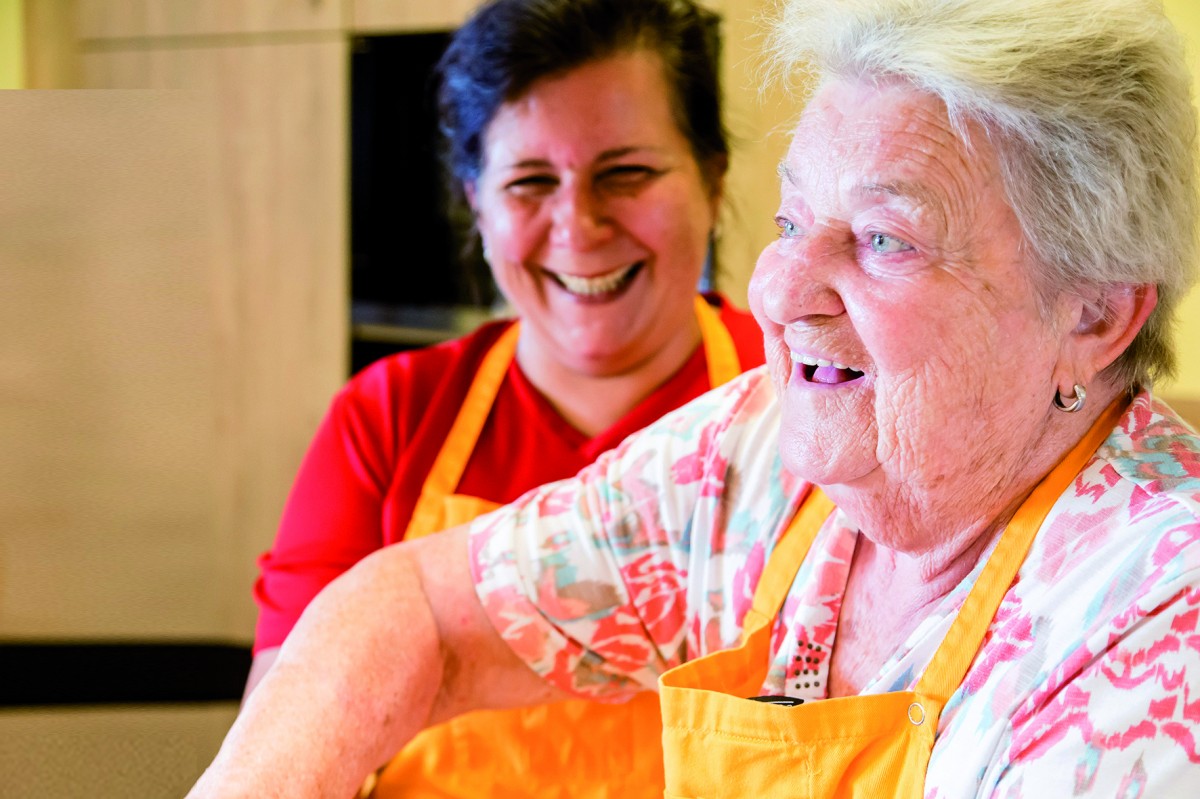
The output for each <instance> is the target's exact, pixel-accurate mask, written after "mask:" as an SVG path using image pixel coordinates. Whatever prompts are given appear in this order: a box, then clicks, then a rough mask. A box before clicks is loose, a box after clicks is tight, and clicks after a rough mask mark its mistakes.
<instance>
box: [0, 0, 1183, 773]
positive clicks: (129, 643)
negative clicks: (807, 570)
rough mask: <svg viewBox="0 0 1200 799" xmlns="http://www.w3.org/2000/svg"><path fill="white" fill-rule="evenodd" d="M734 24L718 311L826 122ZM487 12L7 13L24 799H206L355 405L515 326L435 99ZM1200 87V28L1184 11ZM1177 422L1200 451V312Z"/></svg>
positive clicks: (755, 27)
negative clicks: (290, 555)
mask: <svg viewBox="0 0 1200 799" xmlns="http://www.w3.org/2000/svg"><path fill="white" fill-rule="evenodd" d="M709 5H710V6H711V7H712V8H714V9H715V10H717V11H718V12H720V13H721V14H722V16H723V18H724V37H725V44H724V53H723V73H724V87H725V92H726V96H727V101H726V111H727V121H728V125H729V127H730V129H731V132H732V134H733V141H734V154H733V161H732V169H731V173H730V177H729V185H728V203H727V205H728V207H727V209H726V212H725V216H724V218H723V221H722V226H721V227H722V237H721V241H720V248H719V251H720V256H719V261H720V263H721V264H722V271H721V272H720V273H719V274H718V275H717V277H716V283H717V286H718V287H719V288H720V289H721V290H723V291H725V292H726V293H727V294H728V295H729V296H730V297H732V298H733V299H734V300H735V301H736V302H738V303H740V304H742V305H744V304H745V288H746V282H747V280H748V279H749V275H750V272H751V270H752V268H753V264H754V259H755V257H756V256H757V254H758V251H759V250H760V249H761V248H762V246H763V245H764V244H765V243H766V242H767V241H769V240H770V238H771V237H772V236H774V235H775V229H774V224H773V222H772V221H771V220H772V217H773V215H774V211H775V198H776V197H777V179H776V178H775V164H776V163H777V162H778V160H779V158H780V156H781V154H782V152H783V149H784V146H785V143H786V134H787V130H788V123H789V122H790V121H791V120H792V119H793V118H794V116H795V114H796V113H797V112H798V110H799V109H798V107H797V106H796V105H795V104H794V103H793V102H789V101H788V100H787V98H786V97H784V96H783V95H782V93H780V92H774V93H772V92H763V91H761V90H760V80H759V78H758V61H757V60H756V57H755V53H756V52H757V50H758V43H759V41H760V38H759V37H760V36H761V27H760V25H759V24H758V21H757V20H758V18H759V17H760V16H761V15H763V14H764V13H766V12H768V11H769V10H770V7H771V4H770V2H768V1H767V0H740V1H739V0H711V2H710V3H709ZM472 6H473V2H472V1H471V0H439V2H430V0H0V89H20V90H21V91H0V779H2V781H3V782H2V786H3V787H0V794H2V795H3V796H5V797H26V796H29V797H33V796H37V797H59V796H63V797H66V796H77V795H88V796H92V797H129V796H139V797H157V796H163V797H168V796H180V795H182V794H183V793H184V792H185V791H186V790H187V788H188V787H189V786H190V785H191V783H192V782H193V781H194V780H195V779H196V777H197V776H198V775H199V773H200V772H201V770H202V769H203V768H204V766H205V765H207V763H208V762H209V760H210V759H211V758H212V756H213V754H214V753H215V752H216V748H217V746H218V745H219V743H220V740H221V738H222V736H223V735H224V732H225V730H226V729H227V727H228V725H229V724H230V723H231V721H232V719H233V717H234V715H235V714H236V712H237V698H238V697H239V696H240V693H241V687H242V682H243V680H244V678H245V673H246V669H247V667H248V665H249V661H250V655H249V646H250V641H251V639H252V634H253V625H254V616H255V611H254V605H253V602H252V600H251V595H250V590H251V585H252V583H253V580H254V577H255V574H256V569H255V559H256V557H257V556H258V554H259V553H260V552H262V551H263V550H265V549H266V548H267V546H268V545H269V543H270V541H271V539H272V538H273V536H274V532H275V526H276V522H277V519H278V516H279V513H280V511H281V509H282V505H283V501H284V498H285V495H286V493H287V490H288V487H289V485H290V483H291V480H292V477H293V475H294V471H295V469H296V467H297V465H298V464H299V460H300V458H301V456H302V454H303V452H304V450H305V448H306V446H307V443H308V440H309V437H310V436H311V434H312V432H313V431H314V429H315V428H316V425H317V423H318V421H319V420H320V418H321V416H322V415H323V413H324V411H325V408H326V405H327V403H328V401H329V399H330V398H331V396H332V395H333V393H334V392H335V391H336V390H337V388H338V387H339V386H340V385H341V384H342V382H343V381H344V380H345V379H346V377H347V376H348V375H349V374H350V373H351V372H352V371H354V370H356V369H357V368H359V367H360V366H361V365H363V364H364V363H366V362H369V361H370V360H371V359H373V358H376V357H379V356H380V355H383V354H385V353H387V352H390V351H395V350H397V349H402V348H406V347H413V346H422V345H424V344H428V343H431V342H434V341H438V340H441V339H443V338H447V337H450V336H453V335H458V334H460V333H462V332H464V331H465V330H466V329H468V328H469V327H471V326H473V325H474V324H476V323H477V322H478V321H479V320H481V319H483V318H486V316H487V315H488V314H489V313H491V312H493V309H494V303H493V299H494V297H493V296H492V294H491V291H490V288H489V286H487V285H486V284H485V283H481V282H479V281H478V279H477V278H478V274H477V273H478V269H477V267H478V264H477V263H475V262H474V261H473V259H472V257H471V256H470V255H467V256H465V257H464V256H462V255H461V253H462V250H463V243H464V241H463V236H462V234H461V232H459V231H457V230H456V229H455V228H454V227H453V226H452V225H450V224H448V223H447V222H446V221H445V220H444V218H443V216H442V214H441V210H440V206H441V203H442V193H441V192H442V189H441V187H440V183H439V182H438V174H437V170H436V168H435V149H434V146H435V144H434V141H433V138H432V134H433V121H432V107H431V106H430V105H429V82H428V74H429V68H430V67H431V65H432V63H433V62H434V61H435V60H436V58H437V57H438V55H439V54H440V52H441V48H442V47H443V46H444V44H445V40H446V34H447V32H448V31H450V30H452V29H453V28H454V27H455V26H456V25H457V24H458V23H459V22H460V21H461V20H462V19H463V17H464V16H465V15H466V14H467V13H468V12H469V10H470V8H471V7H472ZM1166 7H1167V10H1168V13H1169V14H1170V15H1171V16H1172V17H1173V19H1174V20H1175V21H1176V22H1177V24H1178V25H1179V26H1180V28H1181V29H1182V30H1183V31H1184V32H1185V34H1186V35H1187V36H1188V37H1189V42H1190V44H1191V48H1192V51H1191V53H1190V55H1191V59H1192V63H1193V69H1194V71H1196V72H1197V73H1198V78H1200V61H1198V60H1197V58H1196V54H1197V48H1198V47H1200V4H1195V3H1194V0H1166ZM1181 320H1182V323H1181V325H1180V327H1179V329H1178V336H1179V341H1180V343H1181V348H1182V353H1183V362H1182V367H1183V368H1182V370H1181V374H1180V375H1179V377H1178V379H1177V380H1176V381H1175V382H1173V383H1171V384H1169V385H1164V386H1160V387H1158V388H1159V393H1161V394H1163V395H1164V396H1166V397H1167V398H1168V399H1169V400H1170V401H1172V402H1173V403H1174V404H1175V405H1176V407H1177V408H1179V409H1180V410H1181V411H1183V412H1184V414H1185V415H1186V416H1189V418H1190V419H1191V420H1192V421H1193V423H1195V422H1196V421H1197V420H1198V419H1200V295H1198V294H1193V296H1191V297H1190V298H1189V300H1188V303H1187V305H1186V306H1185V307H1184V309H1183V312H1182V314H1181Z"/></svg>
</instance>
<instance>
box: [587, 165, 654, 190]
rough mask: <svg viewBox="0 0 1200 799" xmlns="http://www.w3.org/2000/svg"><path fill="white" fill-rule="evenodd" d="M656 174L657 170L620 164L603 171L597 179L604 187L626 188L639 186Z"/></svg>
mask: <svg viewBox="0 0 1200 799" xmlns="http://www.w3.org/2000/svg"><path fill="white" fill-rule="evenodd" d="M658 174H659V173H658V171H657V170H654V169H651V168H650V167H648V166H643V165H641V164H622V165H620V166H614V167H610V168H608V169H606V170H604V171H603V172H601V173H600V175H599V179H600V182H601V183H603V184H604V185H606V186H616V187H628V186H637V185H640V184H642V183H644V182H646V181H647V180H649V179H651V178H653V177H655V176H657V175H658Z"/></svg>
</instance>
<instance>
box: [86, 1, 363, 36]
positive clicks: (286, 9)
mask: <svg viewBox="0 0 1200 799" xmlns="http://www.w3.org/2000/svg"><path fill="white" fill-rule="evenodd" d="M75 2H78V4H79V11H78V19H79V27H78V30H79V37H80V38H81V39H83V40H95V39H138V38H164V37H182V36H213V35H223V34H243V33H284V32H296V31H338V30H342V29H343V28H345V3H346V0H121V1H120V2H113V0H75Z"/></svg>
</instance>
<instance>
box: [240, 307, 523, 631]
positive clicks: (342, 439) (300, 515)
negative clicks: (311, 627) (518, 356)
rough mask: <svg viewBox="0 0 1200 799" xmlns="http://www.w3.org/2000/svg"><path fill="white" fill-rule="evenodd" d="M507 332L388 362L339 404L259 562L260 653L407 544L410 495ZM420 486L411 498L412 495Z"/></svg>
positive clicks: (497, 328) (493, 330)
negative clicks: (370, 558) (320, 598)
mask: <svg viewBox="0 0 1200 799" xmlns="http://www.w3.org/2000/svg"><path fill="white" fill-rule="evenodd" d="M505 327H506V324H504V323H495V324H491V325H487V326H485V328H483V329H481V330H480V331H477V332H476V333H474V334H472V335H470V336H468V337H466V338H463V339H459V340H456V341H454V342H449V343H447V344H444V345H439V346H437V347H431V348H427V349H424V350H414V351H412V352H404V353H400V354H398V355H393V356H391V357H389V358H384V359H383V360H381V361H377V362H376V363H374V364H372V365H371V366H369V367H367V368H366V369H364V370H363V371H362V372H360V373H359V374H358V375H356V376H355V377H354V378H353V379H352V380H351V381H350V382H349V383H348V384H347V385H346V386H345V387H344V388H343V389H342V390H341V391H340V392H339V393H338V395H337V396H336V397H335V398H334V400H333V403H332V404H331V406H330V409H329V412H328V414H327V415H326V417H325V419H324V420H323V421H322V422H321V426H320V427H319V428H318V430H317V433H316V436H315V437H314V438H313V441H312V444H311V445H310V446H309V449H308V452H307V453H306V454H305V456H304V460H303V462H302V463H301V465H300V470H299V472H298V474H297V476H296V480H295V482H294V483H293V485H292V489H291V492H290V494H289V496H288V499H287V504H286V505H285V506H284V511H283V516H282V519H281V520H280V525H279V531H278V533H277V534H276V538H275V543H274V545H273V546H272V548H271V550H270V551H269V552H266V553H265V554H263V555H262V556H261V557H260V558H259V561H258V565H259V571H260V575H259V578H258V580H257V581H256V582H255V585H254V599H255V601H256V602H257V604H258V608H259V615H258V624H257V627H256V630H255V641H254V650H255V652H258V651H259V650H262V649H266V648H270V647H274V646H279V645H280V644H281V643H283V639H284V638H286V637H287V634H288V633H289V632H291V629H292V627H293V626H295V624H296V621H297V620H298V619H299V618H300V614H301V612H302V611H303V610H304V608H305V607H306V606H307V605H308V603H309V602H310V601H312V598H313V597H315V596H316V595H317V593H319V592H320V590H321V589H322V588H324V587H325V586H326V585H328V584H329V583H330V582H332V581H333V580H334V579H335V578H336V577H338V576H339V575H340V574H342V572H344V571H346V570H348V569H349V568H350V567H351V566H353V565H354V564H355V563H357V562H358V561H359V560H361V559H362V558H364V557H366V556H367V555H369V554H371V553H372V552H374V551H375V550H377V549H379V548H380V547H382V546H384V545H385V544H387V543H391V542H393V541H396V540H399V538H400V537H402V535H403V529H404V527H406V526H407V517H408V515H409V514H411V507H410V506H409V505H410V504H411V503H410V502H409V499H410V495H411V496H412V497H415V495H416V493H419V491H420V485H421V483H422V482H423V480H424V475H425V474H427V473H428V470H429V467H430V466H431V465H432V462H433V459H434V458H435V457H436V455H437V452H438V449H439V444H440V442H441V441H442V440H443V439H444V438H445V435H446V433H447V432H448V431H449V429H450V426H451V424H452V423H453V420H454V410H455V409H456V408H457V407H458V406H459V405H460V404H461V399H462V397H463V396H464V395H465V393H466V390H467V387H468V386H469V385H470V381H471V378H472V376H473V375H474V373H475V368H476V366H477V364H478V361H479V360H480V359H481V358H482V355H483V353H486V351H487V349H488V348H489V347H490V346H491V343H492V342H493V341H494V340H495V338H496V337H497V336H498V335H499V333H500V332H501V331H502V330H503V329H504V328H505ZM414 480H415V481H416V489H415V491H413V490H407V489H411V486H409V485H408V484H409V483H413V482H414ZM398 488H404V489H406V491H404V492H401V491H398V490H397V489H398ZM398 494H402V496H400V497H399V498H398V496H397V495H398ZM403 503H408V504H405V507H404V508H403V509H401V510H400V511H398V510H397V507H396V506H397V505H398V504H403ZM397 528H398V531H397Z"/></svg>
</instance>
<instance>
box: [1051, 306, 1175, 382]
mask: <svg viewBox="0 0 1200 799" xmlns="http://www.w3.org/2000/svg"><path fill="white" fill-rule="evenodd" d="M1069 303H1070V304H1071V305H1072V310H1071V317H1070V319H1071V321H1072V322H1073V327H1072V329H1071V330H1070V332H1069V333H1068V334H1067V337H1066V341H1065V342H1064V349H1063V357H1062V358H1061V359H1060V362H1059V369H1058V374H1057V375H1056V376H1055V377H1056V379H1057V381H1058V388H1059V390H1060V391H1061V392H1062V395H1063V396H1069V395H1071V394H1072V389H1073V387H1074V385H1075V384H1081V385H1083V386H1088V385H1090V384H1091V383H1092V381H1093V380H1095V378H1096V375H1098V374H1100V373H1101V372H1103V371H1104V369H1106V368H1107V367H1108V366H1110V365H1111V364H1112V363H1113V362H1114V361H1116V360H1117V358H1118V357H1120V355H1121V353H1123V352H1124V351H1125V350H1126V349H1128V347H1129V345H1130V344H1131V343H1132V342H1133V339H1134V337H1135V336H1136V335H1137V334H1138V331H1140V330H1141V329H1142V325H1144V324H1145V323H1146V319H1147V318H1148V317H1149V316H1150V314H1151V312H1152V311H1153V310H1154V308H1155V306H1156V305H1157V304H1158V288H1157V287H1156V286H1155V285H1154V284H1153V283H1110V284H1106V285H1104V286H1101V287H1100V288H1099V289H1098V290H1097V291H1096V292H1095V294H1094V295H1092V296H1087V297H1083V296H1074V297H1072V298H1071V299H1070V300H1069Z"/></svg>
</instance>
